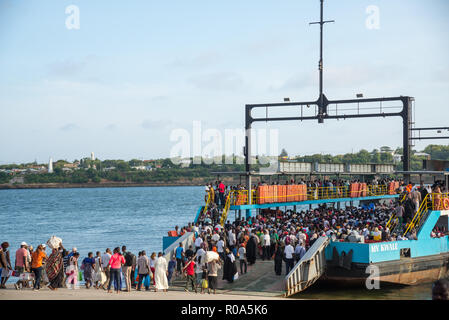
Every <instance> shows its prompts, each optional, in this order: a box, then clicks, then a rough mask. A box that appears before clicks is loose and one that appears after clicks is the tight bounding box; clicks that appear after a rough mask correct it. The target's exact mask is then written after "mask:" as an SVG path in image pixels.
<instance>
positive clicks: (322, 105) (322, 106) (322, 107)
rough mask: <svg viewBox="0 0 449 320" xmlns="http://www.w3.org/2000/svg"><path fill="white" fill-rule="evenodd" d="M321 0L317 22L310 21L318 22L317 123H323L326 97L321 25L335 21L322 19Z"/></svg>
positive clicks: (322, 1)
mask: <svg viewBox="0 0 449 320" xmlns="http://www.w3.org/2000/svg"><path fill="white" fill-rule="evenodd" d="M320 1H321V14H320V21H318V22H310V23H309V25H311V24H319V25H320V61H319V63H318V70H319V71H320V97H319V99H318V107H319V108H318V116H319V120H318V122H319V123H323V122H324V120H323V118H322V117H323V116H325V115H326V114H327V99H326V97H325V96H324V94H323V25H324V24H325V23H330V22H335V20H326V21H323V6H324V0H320Z"/></svg>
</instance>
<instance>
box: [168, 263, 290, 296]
mask: <svg viewBox="0 0 449 320" xmlns="http://www.w3.org/2000/svg"><path fill="white" fill-rule="evenodd" d="M236 263H237V269H238V270H239V278H238V279H237V280H236V281H234V282H233V283H228V281H226V280H222V278H223V270H222V269H220V270H219V273H218V285H217V287H218V289H217V293H222V294H228V295H229V294H231V295H233V294H235V295H249V296H251V295H252V296H265V297H279V296H283V295H284V292H285V274H283V275H281V276H277V275H276V274H275V272H274V260H266V261H262V260H257V261H256V263H255V264H254V265H251V266H248V270H247V273H246V274H240V265H239V262H238V260H237V261H236ZM283 268H284V270H285V264H284V265H283ZM185 283H186V280H185V279H184V278H182V277H178V278H177V279H175V280H173V281H172V283H171V286H172V288H173V289H174V290H184V286H185ZM189 290H191V288H189Z"/></svg>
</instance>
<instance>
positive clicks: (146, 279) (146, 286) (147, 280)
mask: <svg viewBox="0 0 449 320" xmlns="http://www.w3.org/2000/svg"><path fill="white" fill-rule="evenodd" d="M143 285H144V286H145V288H149V287H150V286H151V272H150V275H148V277H145V281H144V283H143Z"/></svg>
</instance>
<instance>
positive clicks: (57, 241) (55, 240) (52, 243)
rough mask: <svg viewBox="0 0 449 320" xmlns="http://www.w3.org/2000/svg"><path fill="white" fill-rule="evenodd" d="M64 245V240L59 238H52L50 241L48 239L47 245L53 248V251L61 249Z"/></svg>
mask: <svg viewBox="0 0 449 320" xmlns="http://www.w3.org/2000/svg"><path fill="white" fill-rule="evenodd" d="M61 243H62V239H61V238H58V237H57V236H51V238H50V239H48V241H47V245H48V246H49V247H50V248H51V249H55V248H56V249H57V248H59V246H60V245H61Z"/></svg>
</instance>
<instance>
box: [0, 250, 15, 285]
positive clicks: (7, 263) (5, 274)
mask: <svg viewBox="0 0 449 320" xmlns="http://www.w3.org/2000/svg"><path fill="white" fill-rule="evenodd" d="M1 247H2V252H3V254H2V256H3V257H2V260H3V262H2V272H1V283H0V289H6V281H8V278H9V271H10V270H12V267H11V259H10V256H9V249H8V248H9V243H8V242H3V243H2V244H1Z"/></svg>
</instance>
